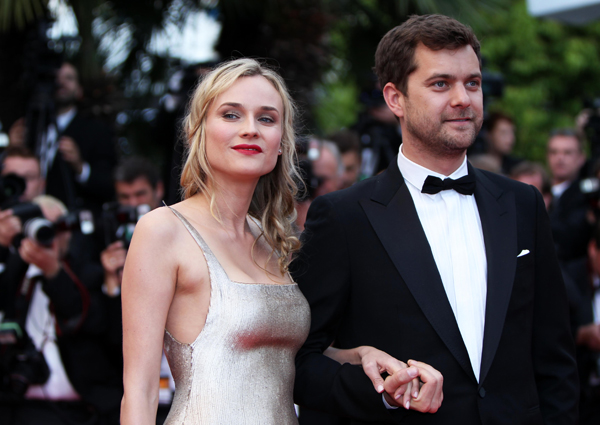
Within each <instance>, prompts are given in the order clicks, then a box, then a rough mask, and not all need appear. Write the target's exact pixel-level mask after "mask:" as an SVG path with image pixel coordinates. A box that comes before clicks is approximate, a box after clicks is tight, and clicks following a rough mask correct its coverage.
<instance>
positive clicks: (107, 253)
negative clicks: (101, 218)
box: [100, 241, 127, 294]
mask: <svg viewBox="0 0 600 425" xmlns="http://www.w3.org/2000/svg"><path fill="white" fill-rule="evenodd" d="M126 257H127V251H126V250H125V248H124V247H123V242H121V241H116V242H113V243H111V244H110V245H108V246H107V247H106V249H105V250H104V251H102V253H101V254H100V261H101V262H102V267H104V285H105V286H106V288H105V289H106V291H107V293H108V294H114V293H115V291H116V288H120V287H121V280H122V279H123V267H124V266H125V258H126Z"/></svg>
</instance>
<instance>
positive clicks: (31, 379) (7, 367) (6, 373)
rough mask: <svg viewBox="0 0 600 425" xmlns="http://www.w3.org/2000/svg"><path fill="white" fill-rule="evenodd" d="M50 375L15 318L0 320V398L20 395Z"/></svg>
mask: <svg viewBox="0 0 600 425" xmlns="http://www.w3.org/2000/svg"><path fill="white" fill-rule="evenodd" d="M49 377H50V369H49V368H48V364H47V363H46V359H45V358H44V355H43V354H42V353H41V352H39V351H38V350H37V349H36V348H35V345H34V344H33V341H32V340H31V338H30V337H29V335H28V334H27V332H26V331H25V329H23V327H22V326H21V325H20V324H19V323H18V322H17V321H4V322H2V323H0V400H2V401H12V400H19V399H21V398H23V396H24V395H25V393H26V392H27V388H29V386H30V385H33V384H43V383H45V382H46V381H47V380H48V378H49Z"/></svg>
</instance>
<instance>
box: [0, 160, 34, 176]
mask: <svg viewBox="0 0 600 425" xmlns="http://www.w3.org/2000/svg"><path fill="white" fill-rule="evenodd" d="M23 169H27V170H31V169H35V170H37V171H39V169H40V164H39V162H38V160H37V159H35V158H24V157H21V156H9V157H7V158H4V162H3V163H2V174H6V173H5V171H6V170H11V172H14V171H20V170H23Z"/></svg>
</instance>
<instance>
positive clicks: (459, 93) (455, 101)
mask: <svg viewBox="0 0 600 425" xmlns="http://www.w3.org/2000/svg"><path fill="white" fill-rule="evenodd" d="M451 96H452V97H451V100H450V104H451V106H452V107H456V108H466V107H468V106H470V105H471V97H470V96H469V92H468V91H467V89H466V88H465V86H463V85H462V84H455V85H454V87H453V88H452V92H451Z"/></svg>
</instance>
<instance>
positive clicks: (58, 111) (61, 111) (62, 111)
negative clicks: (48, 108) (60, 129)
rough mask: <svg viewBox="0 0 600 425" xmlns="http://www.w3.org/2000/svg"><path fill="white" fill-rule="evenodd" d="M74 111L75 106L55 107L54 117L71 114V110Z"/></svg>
mask: <svg viewBox="0 0 600 425" xmlns="http://www.w3.org/2000/svg"><path fill="white" fill-rule="evenodd" d="M74 109H75V105H64V106H57V108H56V115H57V116H59V115H64V114H66V113H67V112H71V111H72V110H74Z"/></svg>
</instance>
